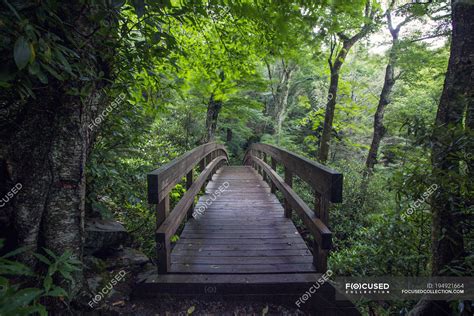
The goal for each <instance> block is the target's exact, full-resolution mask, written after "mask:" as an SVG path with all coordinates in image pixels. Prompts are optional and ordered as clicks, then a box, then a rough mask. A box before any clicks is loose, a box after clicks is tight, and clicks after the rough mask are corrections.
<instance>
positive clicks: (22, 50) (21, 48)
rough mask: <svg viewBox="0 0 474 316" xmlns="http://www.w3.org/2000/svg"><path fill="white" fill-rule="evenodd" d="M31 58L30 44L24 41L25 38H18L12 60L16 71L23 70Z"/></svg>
mask: <svg viewBox="0 0 474 316" xmlns="http://www.w3.org/2000/svg"><path fill="white" fill-rule="evenodd" d="M31 56H32V53H31V47H30V44H29V43H28V42H27V41H26V39H25V37H23V36H20V37H19V38H18V39H17V40H16V42H15V46H14V48H13V58H14V59H15V64H16V66H17V67H18V69H20V70H21V69H23V68H25V67H26V65H28V62H29V61H30V58H31Z"/></svg>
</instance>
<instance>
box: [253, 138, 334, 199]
mask: <svg viewBox="0 0 474 316" xmlns="http://www.w3.org/2000/svg"><path fill="white" fill-rule="evenodd" d="M250 151H258V152H263V153H265V154H267V155H270V156H271V157H273V158H275V159H276V160H277V161H278V162H280V163H281V164H283V165H284V166H285V167H288V168H289V169H291V171H292V172H293V173H294V174H296V175H297V176H298V177H300V178H301V179H302V180H304V181H306V182H307V183H308V184H309V185H310V186H311V187H313V188H314V189H315V190H316V191H317V192H319V193H320V194H322V195H324V196H326V197H327V198H328V199H329V200H330V201H331V202H333V203H339V202H342V180H343V176H342V173H339V172H337V171H335V170H332V169H330V168H328V167H326V166H324V165H322V164H320V163H317V162H315V161H312V160H309V159H308V158H305V157H302V156H300V155H297V154H294V153H292V152H290V151H288V150H286V149H282V148H278V147H275V146H272V145H269V144H262V143H254V144H252V145H251V146H250V147H249V149H247V152H246V156H247V155H248V154H249V152H250ZM244 163H245V160H244Z"/></svg>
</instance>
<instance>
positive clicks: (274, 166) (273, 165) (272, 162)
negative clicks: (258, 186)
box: [271, 157, 277, 193]
mask: <svg viewBox="0 0 474 316" xmlns="http://www.w3.org/2000/svg"><path fill="white" fill-rule="evenodd" d="M271 166H272V169H273V170H275V171H277V162H276V159H275V158H273V157H272V158H271ZM271 192H272V193H275V192H276V185H275V183H273V181H272V183H271Z"/></svg>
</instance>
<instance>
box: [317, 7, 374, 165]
mask: <svg viewBox="0 0 474 316" xmlns="http://www.w3.org/2000/svg"><path fill="white" fill-rule="evenodd" d="M376 13H377V7H376V5H375V4H374V3H373V2H372V1H371V0H367V1H366V4H365V8H364V10H363V15H362V17H358V18H359V19H360V20H362V24H363V26H362V27H361V28H359V29H356V30H355V31H354V29H353V28H351V29H349V30H338V29H339V28H340V27H341V26H338V28H336V30H337V31H336V34H334V35H332V36H331V41H330V54H329V58H328V64H329V70H330V72H331V79H330V82H329V88H328V101H327V103H326V113H325V116H324V126H323V132H322V135H321V140H320V145H319V157H318V158H319V161H321V162H326V161H327V159H328V156H329V144H330V141H331V134H332V126H333V120H334V113H335V110H336V101H337V93H338V89H339V76H340V72H341V68H342V65H343V64H344V61H345V59H346V57H347V54H348V53H349V51H350V49H351V48H352V47H353V46H354V45H355V43H357V42H358V41H359V40H361V39H362V38H364V37H365V36H366V35H367V34H369V32H370V31H371V30H373V28H374V18H375V15H376ZM356 20H357V18H356Z"/></svg>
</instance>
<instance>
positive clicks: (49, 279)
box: [43, 275, 53, 292]
mask: <svg viewBox="0 0 474 316" xmlns="http://www.w3.org/2000/svg"><path fill="white" fill-rule="evenodd" d="M52 284H53V278H52V277H51V276H49V275H47V276H46V277H45V278H44V281H43V287H44V290H45V291H46V292H49V290H50V289H51V285H52Z"/></svg>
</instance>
